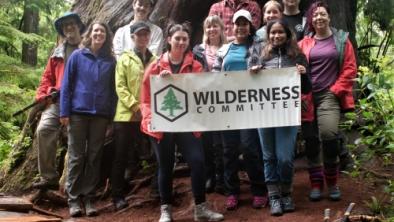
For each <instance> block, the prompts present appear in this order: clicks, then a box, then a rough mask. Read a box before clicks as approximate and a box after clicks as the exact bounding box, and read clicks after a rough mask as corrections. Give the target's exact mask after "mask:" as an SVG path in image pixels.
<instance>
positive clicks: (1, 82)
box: [0, 55, 42, 164]
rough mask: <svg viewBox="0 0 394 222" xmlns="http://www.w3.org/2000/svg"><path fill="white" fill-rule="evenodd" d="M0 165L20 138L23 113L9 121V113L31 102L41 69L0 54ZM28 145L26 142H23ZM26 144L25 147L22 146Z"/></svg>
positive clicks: (10, 116)
mask: <svg viewBox="0 0 394 222" xmlns="http://www.w3.org/2000/svg"><path fill="white" fill-rule="evenodd" d="M0 63H1V64H2V66H1V68H0V164H1V163H2V161H3V160H4V159H5V158H6V157H7V155H8V153H9V152H10V150H12V146H13V144H14V143H15V141H17V140H18V139H19V136H20V130H21V127H22V125H23V124H24V121H25V118H26V114H24V115H20V116H18V117H17V118H12V113H14V112H16V111H17V110H19V109H21V108H22V107H24V106H26V105H28V104H29V103H31V102H33V101H34V95H35V88H36V87H37V84H38V82H39V78H40V75H41V72H42V69H33V68H32V67H29V66H26V65H22V64H21V62H20V61H18V60H16V59H13V58H12V57H8V56H5V55H0ZM24 142H26V143H28V142H29V141H28V139H27V140H26V141H24ZM25 145H27V144H25Z"/></svg>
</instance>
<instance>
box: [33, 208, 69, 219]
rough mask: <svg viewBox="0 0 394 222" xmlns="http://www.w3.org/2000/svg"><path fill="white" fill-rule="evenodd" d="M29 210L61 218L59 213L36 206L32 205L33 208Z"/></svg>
mask: <svg viewBox="0 0 394 222" xmlns="http://www.w3.org/2000/svg"><path fill="white" fill-rule="evenodd" d="M31 210H32V211H35V212H37V213H40V214H44V215H47V216H53V217H57V218H60V219H63V216H61V215H59V214H56V213H53V212H50V211H47V210H44V209H41V208H39V207H37V206H33V208H32V209H31Z"/></svg>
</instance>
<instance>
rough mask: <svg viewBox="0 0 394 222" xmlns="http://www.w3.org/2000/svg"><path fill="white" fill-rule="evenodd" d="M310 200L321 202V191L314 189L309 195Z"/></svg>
mask: <svg viewBox="0 0 394 222" xmlns="http://www.w3.org/2000/svg"><path fill="white" fill-rule="evenodd" d="M309 200H310V201H319V200H321V189H320V188H317V187H314V188H312V190H311V192H310V193H309Z"/></svg>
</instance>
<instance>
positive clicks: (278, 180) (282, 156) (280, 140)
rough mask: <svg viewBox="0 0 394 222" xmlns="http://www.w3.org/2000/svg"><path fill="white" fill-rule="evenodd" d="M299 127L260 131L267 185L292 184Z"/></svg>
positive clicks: (263, 129)
mask: <svg viewBox="0 0 394 222" xmlns="http://www.w3.org/2000/svg"><path fill="white" fill-rule="evenodd" d="M297 129H298V127H297V126H286V127H275V128H262V129H258V132H259V137H260V141H261V144H262V150H263V161H264V174H265V182H266V183H267V184H291V183H292V181H293V174H294V148H295V142H296V137H297Z"/></svg>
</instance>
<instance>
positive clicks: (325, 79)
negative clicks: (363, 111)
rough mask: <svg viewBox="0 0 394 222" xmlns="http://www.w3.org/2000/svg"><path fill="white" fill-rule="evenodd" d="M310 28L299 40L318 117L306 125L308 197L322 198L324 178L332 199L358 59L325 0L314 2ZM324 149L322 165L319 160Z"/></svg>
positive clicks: (336, 194)
mask: <svg viewBox="0 0 394 222" xmlns="http://www.w3.org/2000/svg"><path fill="white" fill-rule="evenodd" d="M307 23H308V27H309V31H310V33H311V34H310V35H309V36H305V37H304V39H303V40H301V41H300V42H299V46H300V48H301V49H302V51H303V52H304V54H305V55H306V57H307V59H308V63H309V68H310V70H311V80H312V92H313V103H314V105H315V120H314V122H313V123H312V124H310V125H303V133H304V134H306V135H304V137H305V141H306V154H307V157H308V161H309V164H310V166H311V167H310V169H309V175H310V180H311V185H312V189H311V192H310V194H309V198H310V199H311V200H312V201H317V200H320V199H321V196H322V194H321V192H322V190H323V184H324V182H323V178H324V180H325V182H326V185H327V187H328V196H329V199H331V200H339V199H340V198H341V192H340V190H339V188H338V185H337V180H338V161H337V157H338V154H339V139H338V124H339V119H340V113H341V111H348V110H352V109H353V108H354V100H353V95H352V90H353V78H355V77H356V71H357V68H356V60H355V55H354V51H353V47H352V44H351V43H350V41H349V39H348V33H346V32H344V31H342V30H336V29H334V28H332V27H330V11H329V8H328V6H327V4H325V3H324V2H322V1H318V2H316V3H314V4H312V5H311V7H310V9H309V10H308V12H307ZM320 146H322V150H323V166H324V167H322V166H321V165H322V164H321V160H320ZM323 168H324V169H323Z"/></svg>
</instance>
